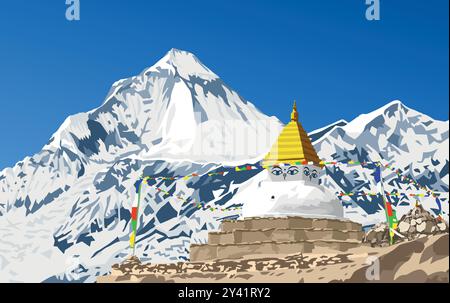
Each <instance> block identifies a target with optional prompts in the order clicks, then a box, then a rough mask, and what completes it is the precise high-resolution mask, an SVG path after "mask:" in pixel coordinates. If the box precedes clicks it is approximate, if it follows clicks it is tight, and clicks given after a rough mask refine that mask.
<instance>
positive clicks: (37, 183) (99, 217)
mask: <svg viewBox="0 0 450 303" xmlns="http://www.w3.org/2000/svg"><path fill="white" fill-rule="evenodd" d="M300 120H301V117H300ZM281 127H282V125H281V123H280V122H279V121H278V120H277V119H276V118H275V117H267V116H266V115H264V114H262V113H261V112H259V111H258V110H257V109H256V108H255V107H254V106H253V104H251V103H250V102H248V101H246V100H244V99H243V98H242V97H240V96H239V95H238V94H237V93H236V92H235V91H233V90H232V89H231V88H230V87H228V86H227V85H226V84H225V83H224V82H223V81H222V80H221V79H220V78H219V77H218V76H217V75H216V74H214V73H213V72H212V71H211V70H209V69H208V68H207V67H206V66H205V65H203V64H202V63H201V62H200V61H199V60H198V59H197V58H196V57H195V56H194V55H192V54H191V53H188V52H185V51H180V50H175V49H173V50H171V51H170V52H169V53H168V54H167V55H166V56H164V57H163V58H162V59H161V60H160V61H158V62H157V63H156V64H155V65H154V66H152V67H150V68H148V69H145V70H144V71H143V72H142V73H141V74H139V75H138V76H135V77H132V78H129V79H124V80H120V81H118V82H116V83H114V85H113V87H112V88H111V90H110V92H109V93H108V95H107V97H106V99H105V101H104V103H103V104H102V105H101V106H100V107H98V108H96V109H94V110H92V111H90V112H88V113H81V114H77V115H74V116H71V117H69V118H67V119H66V121H65V122H64V123H63V125H61V127H60V128H59V129H58V130H57V132H56V133H55V134H54V135H53V136H52V138H51V139H50V141H49V142H48V143H47V144H46V145H45V146H44V148H43V149H42V151H40V152H39V153H37V154H36V155H34V156H32V157H27V158H25V159H24V160H23V161H20V162H19V163H17V164H16V165H15V166H14V167H13V168H6V169H4V170H3V171H1V172H0V235H1V236H2V241H0V282H3V281H44V280H47V281H54V280H63V281H67V280H72V279H75V280H79V281H93V280H94V277H95V276H96V275H101V274H104V273H106V272H107V271H109V269H110V266H111V264H112V263H115V262H118V261H120V260H121V259H123V258H124V257H125V256H127V255H128V254H129V253H130V251H129V248H128V246H129V243H128V237H129V234H130V209H131V202H132V200H133V199H134V195H135V193H134V183H135V181H136V180H137V178H138V177H139V176H140V175H142V174H143V175H148V176H156V177H158V176H164V177H168V176H183V175H187V174H190V173H193V172H195V173H198V174H199V175H200V177H195V178H191V179H189V180H183V179H180V180H158V181H151V184H152V185H157V186H159V187H161V188H164V189H165V190H167V191H169V192H170V193H171V194H173V196H167V195H163V194H161V193H160V192H158V191H157V190H156V189H155V188H154V187H152V186H145V187H144V195H143V201H142V202H141V206H140V214H141V216H140V218H139V225H138V226H139V229H138V234H137V247H136V254H137V255H138V256H139V257H140V258H141V259H142V260H143V261H146V260H148V261H152V262H170V261H179V260H186V258H187V257H188V247H189V244H190V243H197V242H204V241H205V240H206V235H207V231H208V230H211V229H215V228H217V227H218V225H219V223H220V221H221V220H222V219H224V218H236V217H238V216H239V215H240V212H239V210H235V209H234V207H235V206H239V205H241V204H242V203H244V202H245V201H240V200H237V199H233V197H234V196H235V195H236V193H237V192H238V191H239V190H245V188H246V187H247V185H248V184H250V183H251V182H254V180H256V179H257V178H253V177H254V176H255V175H256V174H258V173H259V172H260V171H258V170H252V171H245V172H236V171H235V170H234V169H233V168H230V166H234V165H240V164H246V163H248V164H252V163H256V162H257V161H258V160H260V159H261V158H262V156H263V155H264V154H265V153H266V152H267V151H268V150H269V148H270V146H271V144H272V142H273V141H274V140H275V139H276V138H277V135H278V133H279V131H280V129H281ZM310 136H311V138H312V139H313V141H314V144H315V147H316V149H317V150H318V151H319V155H320V156H321V157H322V158H323V159H338V160H345V159H355V160H356V159H359V160H375V159H376V160H378V159H380V157H381V158H382V159H384V160H385V161H386V162H389V163H393V164H394V163H395V165H398V168H399V169H402V170H404V171H405V172H406V173H407V174H409V175H410V176H413V177H415V178H416V179H417V180H418V181H422V182H424V183H425V184H424V185H429V186H430V187H432V188H433V189H435V190H437V191H441V192H442V191H447V192H448V149H447V148H448V121H447V122H440V121H435V120H433V119H431V118H429V117H427V116H425V115H422V114H420V113H418V112H416V111H413V110H411V109H408V108H406V107H405V106H404V105H402V104H401V103H400V102H392V103H390V104H388V105H386V106H385V107H383V108H381V109H379V110H376V111H374V112H373V113H370V114H368V115H365V116H363V117H358V118H356V119H355V120H353V121H351V122H349V123H348V122H346V121H343V120H340V121H338V122H336V123H334V124H332V125H329V126H327V127H324V128H321V129H319V130H317V131H314V132H312V133H311V134H310ZM214 171H225V172H226V173H225V174H224V175H214V176H208V175H205V174H206V173H210V172H214ZM371 174H372V171H371V170H370V169H366V168H364V169H363V168H361V167H336V168H334V167H331V168H329V169H328V175H327V176H326V177H325V178H324V179H323V180H322V183H323V184H324V185H325V186H327V187H328V188H330V189H331V190H333V191H335V192H338V191H341V190H342V191H346V192H347V191H351V190H353V189H356V190H358V189H360V188H369V187H372V186H373V184H371V181H370V180H372V179H373V177H372V176H371ZM384 177H385V179H386V180H387V181H388V182H389V184H390V185H391V186H392V187H393V188H394V187H396V186H400V187H401V188H402V189H403V188H404V189H405V190H407V189H408V187H409V186H411V185H406V184H402V183H401V182H400V181H399V180H397V179H396V178H395V176H393V175H392V174H391V175H389V176H388V175H385V176H384ZM179 195H182V196H183V197H186V198H188V199H189V201H201V202H203V203H207V204H208V205H213V206H220V207H221V208H225V209H227V210H228V211H225V212H223V211H210V210H203V209H198V208H197V207H195V206H194V205H193V204H191V203H183V202H181V201H180V200H179V199H177V198H176V196H179ZM174 196H175V197H174ZM404 202H405V201H399V203H398V206H400V204H402V203H404ZM344 203H346V205H347V213H348V216H349V217H351V218H352V219H354V220H356V221H359V222H362V223H370V222H371V221H374V220H376V218H377V216H378V214H379V212H378V211H379V210H380V206H379V203H377V202H376V201H374V202H373V203H370V204H369V202H367V201H362V200H356V201H346V202H344ZM358 205H359V206H358ZM445 207H447V210H448V203H447V204H446V206H445ZM447 210H446V211H447Z"/></svg>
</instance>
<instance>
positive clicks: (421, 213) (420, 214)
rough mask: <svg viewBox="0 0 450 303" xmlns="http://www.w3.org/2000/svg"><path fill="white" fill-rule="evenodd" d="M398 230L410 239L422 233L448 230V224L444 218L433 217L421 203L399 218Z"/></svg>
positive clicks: (428, 233) (429, 233)
mask: <svg viewBox="0 0 450 303" xmlns="http://www.w3.org/2000/svg"><path fill="white" fill-rule="evenodd" d="M398 232H399V233H401V234H402V235H404V236H405V237H407V238H408V239H409V240H412V239H416V238H418V237H421V236H423V235H435V234H438V233H445V232H448V225H447V223H446V222H445V221H444V220H440V219H439V218H435V217H433V216H432V215H431V214H430V213H429V212H428V211H426V210H425V209H424V208H423V206H422V205H418V206H416V207H414V208H413V209H411V210H410V211H409V212H408V213H407V214H405V215H403V217H402V218H401V219H400V221H399V224H398Z"/></svg>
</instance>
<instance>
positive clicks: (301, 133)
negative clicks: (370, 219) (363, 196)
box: [239, 101, 343, 218]
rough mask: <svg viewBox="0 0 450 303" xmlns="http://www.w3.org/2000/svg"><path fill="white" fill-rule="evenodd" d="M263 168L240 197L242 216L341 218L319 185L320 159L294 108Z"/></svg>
mask: <svg viewBox="0 0 450 303" xmlns="http://www.w3.org/2000/svg"><path fill="white" fill-rule="evenodd" d="M262 165H263V167H264V168H266V169H264V170H263V171H262V172H261V173H259V174H258V175H257V176H255V180H256V184H255V183H254V184H252V185H250V186H249V187H248V188H247V189H245V190H244V192H242V194H241V195H239V199H240V200H245V201H243V202H244V206H243V210H242V215H243V217H257V216H259V217H260V216H304V217H318V218H320V217H332V218H342V217H343V208H342V205H341V204H340V202H339V200H338V199H337V198H336V196H335V195H334V194H333V193H331V192H330V191H328V190H327V189H325V188H324V187H323V186H321V185H320V184H319V179H320V176H321V175H322V174H323V172H322V168H323V165H322V164H321V161H320V158H319V156H318V155H317V152H316V150H315V149H314V147H313V145H312V143H311V140H310V138H309V137H308V134H307V133H306V132H305V130H304V129H303V127H302V125H301V124H300V122H299V121H298V111H297V105H296V104H295V101H294V106H293V109H292V113H291V121H290V122H289V123H288V124H287V125H286V126H285V127H284V128H283V130H282V131H281V133H280V135H279V137H278V139H277V141H276V142H275V143H274V144H273V146H272V148H271V149H270V152H269V153H268V154H267V155H266V156H265V158H264V159H263V161H262Z"/></svg>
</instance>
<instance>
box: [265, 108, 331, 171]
mask: <svg viewBox="0 0 450 303" xmlns="http://www.w3.org/2000/svg"><path fill="white" fill-rule="evenodd" d="M305 161H306V162H312V163H313V164H314V165H316V166H319V167H322V166H323V165H321V164H320V158H319V156H318V155H317V152H316V150H315V149H314V147H313V145H312V143H311V140H310V138H309V137H308V134H307V133H306V131H305V130H304V129H303V127H302V125H301V123H300V122H299V121H298V112H297V104H296V102H295V101H294V105H293V108H292V112H291V121H290V122H289V123H288V124H287V125H286V126H285V127H284V129H283V130H282V131H281V134H280V135H279V137H278V139H277V141H276V142H275V143H274V144H273V146H272V148H271V149H270V152H269V153H268V154H267V155H266V157H265V158H264V160H263V166H272V165H277V164H291V165H298V163H299V162H301V163H303V162H305Z"/></svg>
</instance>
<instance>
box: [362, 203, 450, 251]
mask: <svg viewBox="0 0 450 303" xmlns="http://www.w3.org/2000/svg"><path fill="white" fill-rule="evenodd" d="M397 232H398V233H399V234H401V235H402V236H399V235H395V236H394V241H395V242H401V241H404V240H413V239H417V238H420V237H423V236H430V235H436V234H440V233H446V232H448V225H447V223H446V222H445V221H444V220H441V219H439V218H435V217H433V215H432V214H430V213H429V212H428V211H426V210H425V209H424V208H423V206H422V205H417V206H416V207H414V208H413V209H411V210H410V211H409V212H408V213H407V214H405V215H403V216H402V218H401V219H400V220H399V223H398V227H397ZM363 243H369V244H370V245H371V246H372V247H374V246H388V245H389V229H388V226H387V224H386V223H385V222H383V223H378V224H377V225H375V226H374V227H372V228H371V229H370V230H369V231H368V232H367V233H366V234H365V235H364V237H363Z"/></svg>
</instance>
